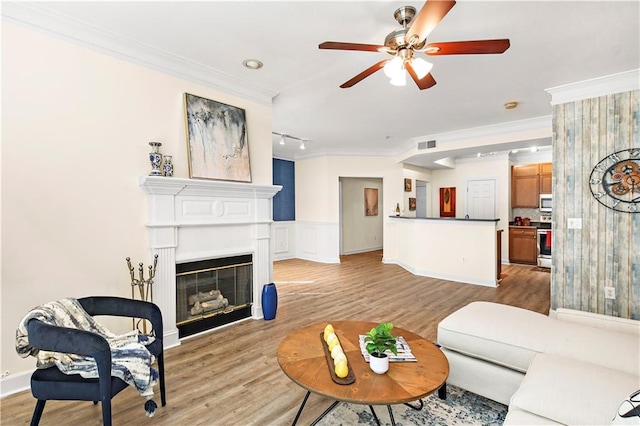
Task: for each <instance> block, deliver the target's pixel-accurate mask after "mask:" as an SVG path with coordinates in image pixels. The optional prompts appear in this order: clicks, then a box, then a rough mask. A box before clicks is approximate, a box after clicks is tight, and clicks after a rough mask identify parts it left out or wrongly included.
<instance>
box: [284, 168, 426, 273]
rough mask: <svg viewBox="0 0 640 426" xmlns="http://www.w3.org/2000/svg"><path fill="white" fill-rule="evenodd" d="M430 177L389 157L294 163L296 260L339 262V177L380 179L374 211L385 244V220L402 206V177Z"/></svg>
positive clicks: (386, 222) (403, 195)
mask: <svg viewBox="0 0 640 426" xmlns="http://www.w3.org/2000/svg"><path fill="white" fill-rule="evenodd" d="M430 175H431V173H430V171H428V170H421V169H419V168H409V169H405V168H404V167H403V165H402V164H400V163H398V162H397V161H396V159H393V158H389V157H342V156H333V157H321V158H309V159H304V160H298V161H296V223H297V227H296V237H297V240H296V250H297V253H296V257H299V258H302V259H309V260H315V261H319V262H334V263H338V262H340V229H339V220H340V191H339V188H340V187H339V185H340V184H339V179H340V177H356V178H358V177H361V178H380V179H382V180H383V185H382V191H381V192H382V198H381V199H380V200H378V201H379V204H378V205H379V207H378V212H379V214H380V215H381V216H382V220H383V224H384V225H383V227H384V231H383V241H386V239H387V224H388V221H389V218H388V217H389V216H391V215H393V214H394V208H395V206H396V204H397V203H400V204H401V205H402V204H403V200H405V196H406V195H405V192H404V183H403V182H404V178H405V177H412V178H413V179H414V181H415V179H416V178H418V179H421V180H429V177H430ZM414 191H415V188H414ZM407 203H408V199H407ZM407 209H408V204H407Z"/></svg>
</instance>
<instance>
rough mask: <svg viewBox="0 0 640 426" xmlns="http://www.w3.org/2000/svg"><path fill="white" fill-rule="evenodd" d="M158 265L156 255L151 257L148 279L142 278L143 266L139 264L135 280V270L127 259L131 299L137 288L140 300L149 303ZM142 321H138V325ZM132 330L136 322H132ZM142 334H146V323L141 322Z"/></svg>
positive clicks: (133, 297)
mask: <svg viewBox="0 0 640 426" xmlns="http://www.w3.org/2000/svg"><path fill="white" fill-rule="evenodd" d="M157 265H158V255H157V254H156V255H154V256H153V266H151V265H149V277H148V278H147V279H145V278H144V264H143V263H142V262H140V263H139V264H138V278H136V274H135V270H134V268H133V266H132V265H131V258H130V257H127V266H128V267H129V274H130V275H131V298H132V299H135V288H136V287H138V291H139V293H140V300H144V301H147V302H150V301H151V298H152V297H153V289H152V286H153V278H154V277H155V276H156V266H157ZM141 321H142V320H138V324H140V322H141ZM133 328H136V320H135V319H134V320H133ZM142 332H143V333H144V334H146V333H147V323H146V321H142Z"/></svg>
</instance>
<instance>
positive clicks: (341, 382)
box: [320, 332, 356, 385]
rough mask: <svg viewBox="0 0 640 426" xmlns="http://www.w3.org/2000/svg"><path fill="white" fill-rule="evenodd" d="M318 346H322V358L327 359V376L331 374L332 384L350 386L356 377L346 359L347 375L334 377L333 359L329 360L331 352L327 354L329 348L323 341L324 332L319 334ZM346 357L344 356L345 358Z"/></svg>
mask: <svg viewBox="0 0 640 426" xmlns="http://www.w3.org/2000/svg"><path fill="white" fill-rule="evenodd" d="M320 344H321V345H322V349H323V350H324V356H325V358H326V359H327V367H329V374H331V378H332V379H333V381H334V382H336V383H337V384H339V385H350V384H351V383H353V382H355V381H356V375H355V373H354V372H353V370H352V369H351V365H350V364H349V360H348V359H347V368H348V369H349V374H347V375H346V376H345V377H342V378H340V377H338V376H336V371H335V367H334V365H333V358H331V352H329V347H328V346H327V343H326V342H325V341H324V332H322V333H320ZM346 356H347V355H346V354H345V357H346Z"/></svg>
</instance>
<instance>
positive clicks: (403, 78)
mask: <svg viewBox="0 0 640 426" xmlns="http://www.w3.org/2000/svg"><path fill="white" fill-rule="evenodd" d="M391 84H392V85H393V86H406V85H407V71H405V69H404V68H403V69H402V70H401V71H400V73H398V75H396V76H394V77H393V78H392V79H391Z"/></svg>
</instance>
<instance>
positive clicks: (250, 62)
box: [242, 59, 264, 70]
mask: <svg viewBox="0 0 640 426" xmlns="http://www.w3.org/2000/svg"><path fill="white" fill-rule="evenodd" d="M242 65H244V67H245V68H249V69H250V70H259V69H260V68H262V66H263V65H264V64H263V63H262V62H261V61H259V60H257V59H247V60H245V61H243V62H242Z"/></svg>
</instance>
